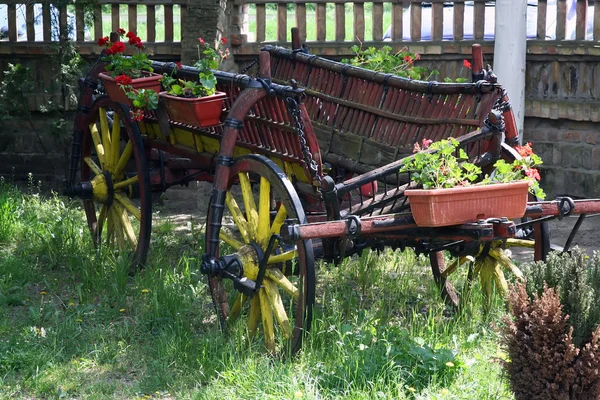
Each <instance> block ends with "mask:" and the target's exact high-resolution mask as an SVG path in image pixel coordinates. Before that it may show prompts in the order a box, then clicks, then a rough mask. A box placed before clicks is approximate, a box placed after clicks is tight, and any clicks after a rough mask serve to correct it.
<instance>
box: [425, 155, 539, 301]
mask: <svg viewBox="0 0 600 400" xmlns="http://www.w3.org/2000/svg"><path fill="white" fill-rule="evenodd" d="M502 157H503V158H504V159H506V160H507V161H509V162H512V161H513V160H514V159H515V158H517V157H520V156H519V154H518V153H517V152H516V151H515V150H514V149H512V148H511V147H510V146H508V145H506V144H503V145H502ZM536 200H537V199H536V198H535V196H533V195H532V194H530V195H529V201H536ZM526 220H527V219H526V218H523V219H522V222H524V221H526ZM515 222H517V221H515ZM527 229H528V230H527V231H525V229H524V228H521V229H519V231H518V232H517V236H516V237H515V238H509V239H507V240H506V241H494V242H491V243H489V246H488V248H485V249H484V247H483V246H481V247H480V249H479V252H478V253H477V254H475V255H473V256H471V257H466V256H462V257H454V258H453V259H452V260H451V261H450V262H449V263H446V261H445V259H444V254H443V252H434V253H431V254H430V255H429V260H430V264H431V270H432V272H433V277H434V280H435V282H436V284H437V286H438V288H439V290H440V292H441V295H442V297H443V299H444V300H445V302H446V303H447V304H448V305H449V306H451V307H452V308H459V307H460V306H461V305H462V302H463V301H464V300H465V298H466V297H468V292H469V291H470V289H471V286H472V284H473V282H474V280H475V279H478V280H479V282H480V285H481V288H482V291H483V294H484V297H485V298H486V303H485V304H486V306H488V305H489V304H490V301H491V298H492V292H493V291H497V292H499V293H501V294H503V295H505V294H506V292H507V289H508V287H507V283H506V282H507V281H506V275H505V274H506V273H508V274H512V275H514V276H515V277H516V278H517V279H521V278H522V273H521V271H520V270H519V268H518V266H517V264H516V263H515V262H514V261H513V260H512V259H511V252H512V251H513V250H515V249H531V250H533V251H532V252H530V253H531V254H529V255H528V257H529V258H530V259H531V261H540V260H545V259H546V255H547V254H548V252H549V251H550V230H549V227H548V224H547V223H545V222H540V223H537V224H533V225H532V226H531V227H529V228H527ZM468 261H470V262H468ZM463 265H469V270H468V273H467V277H466V281H465V285H464V287H463V290H462V291H461V293H460V296H459V292H458V291H457V289H456V288H455V286H454V284H453V283H452V281H453V280H455V279H453V278H454V277H453V275H455V274H456V273H457V271H459V270H460V268H461V267H462V266H463Z"/></svg>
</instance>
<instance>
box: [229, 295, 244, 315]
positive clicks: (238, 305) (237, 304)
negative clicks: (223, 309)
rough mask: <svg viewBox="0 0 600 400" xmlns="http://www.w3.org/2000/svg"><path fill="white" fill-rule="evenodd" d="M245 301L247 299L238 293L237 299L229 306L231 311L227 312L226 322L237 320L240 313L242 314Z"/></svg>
mask: <svg viewBox="0 0 600 400" xmlns="http://www.w3.org/2000/svg"><path fill="white" fill-rule="evenodd" d="M247 300H248V297H246V296H244V295H243V294H241V293H238V295H237V297H236V298H235V301H234V302H233V305H232V306H231V309H230V310H229V318H228V320H229V321H230V322H233V321H235V320H236V319H238V317H239V316H240V313H241V312H242V307H243V306H244V304H245V303H246V301H247Z"/></svg>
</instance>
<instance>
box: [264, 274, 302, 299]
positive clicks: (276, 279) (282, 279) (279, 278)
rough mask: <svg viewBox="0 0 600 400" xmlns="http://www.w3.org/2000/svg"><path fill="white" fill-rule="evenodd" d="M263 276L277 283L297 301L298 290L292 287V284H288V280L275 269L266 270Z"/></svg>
mask: <svg viewBox="0 0 600 400" xmlns="http://www.w3.org/2000/svg"><path fill="white" fill-rule="evenodd" d="M265 276H266V277H267V278H269V279H271V280H272V281H274V282H275V283H277V284H278V285H279V286H280V287H281V288H282V289H283V290H285V291H286V292H287V293H288V294H289V295H290V296H292V297H293V298H294V299H296V300H298V298H299V296H300V294H299V291H298V288H297V287H296V286H294V284H293V283H292V282H290V281H289V279H288V278H286V277H285V275H283V273H281V271H280V270H278V269H277V268H267V270H266V271H265Z"/></svg>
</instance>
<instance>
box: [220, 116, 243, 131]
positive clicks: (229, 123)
mask: <svg viewBox="0 0 600 400" xmlns="http://www.w3.org/2000/svg"><path fill="white" fill-rule="evenodd" d="M223 125H225V126H226V127H230V128H233V129H237V130H238V131H239V130H242V128H243V127H244V121H240V120H239V119H235V118H226V119H225V122H224V123H223Z"/></svg>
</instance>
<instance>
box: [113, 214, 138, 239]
mask: <svg viewBox="0 0 600 400" xmlns="http://www.w3.org/2000/svg"><path fill="white" fill-rule="evenodd" d="M112 207H114V208H115V210H116V215H117V216H118V217H119V223H120V224H121V226H122V227H123V232H125V237H126V238H127V240H128V241H129V243H130V244H131V246H132V247H133V249H136V248H137V244H138V241H137V237H136V234H135V231H134V229H133V225H131V221H130V220H129V216H128V215H127V212H126V211H125V208H123V207H122V206H121V205H120V204H119V203H113V205H112Z"/></svg>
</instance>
